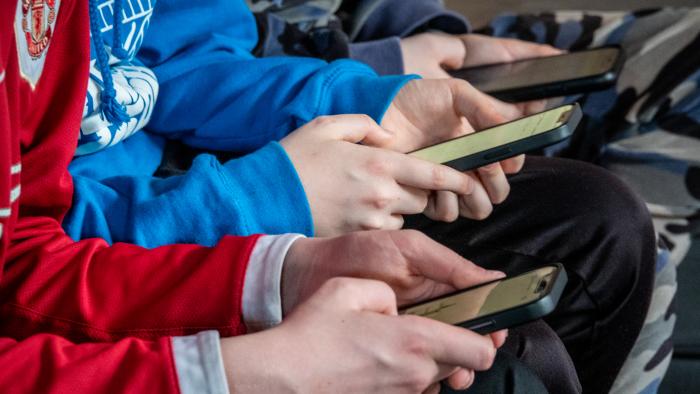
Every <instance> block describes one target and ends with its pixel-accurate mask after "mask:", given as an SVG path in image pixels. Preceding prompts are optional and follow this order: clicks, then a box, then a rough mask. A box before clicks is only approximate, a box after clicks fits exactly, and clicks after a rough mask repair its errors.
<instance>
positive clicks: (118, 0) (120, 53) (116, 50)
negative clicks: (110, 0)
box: [112, 0, 129, 59]
mask: <svg viewBox="0 0 700 394" xmlns="http://www.w3.org/2000/svg"><path fill="white" fill-rule="evenodd" d="M123 1H124V0H114V5H113V8H114V23H112V24H113V25H114V31H113V32H112V54H113V55H114V56H116V57H117V58H119V59H126V58H127V56H129V54H128V53H127V52H126V50H125V49H124V48H123V47H122V21H121V16H122V7H123V5H124V3H123Z"/></svg>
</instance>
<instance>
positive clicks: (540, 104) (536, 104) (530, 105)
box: [515, 100, 549, 116]
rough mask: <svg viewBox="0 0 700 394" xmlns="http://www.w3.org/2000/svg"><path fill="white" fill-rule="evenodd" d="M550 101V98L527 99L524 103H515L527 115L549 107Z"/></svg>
mask: <svg viewBox="0 0 700 394" xmlns="http://www.w3.org/2000/svg"><path fill="white" fill-rule="evenodd" d="M548 102H549V101H548V100H535V101H527V102H524V103H517V104H515V105H516V106H517V107H518V108H519V109H520V112H521V113H522V114H523V115H524V116H527V115H532V114H536V113H539V112H542V111H544V110H545V109H547V104H548Z"/></svg>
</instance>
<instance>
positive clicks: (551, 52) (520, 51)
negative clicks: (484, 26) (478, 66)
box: [500, 38, 564, 61]
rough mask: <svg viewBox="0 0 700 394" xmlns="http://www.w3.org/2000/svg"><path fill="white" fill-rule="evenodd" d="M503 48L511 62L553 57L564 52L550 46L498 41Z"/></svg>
mask: <svg viewBox="0 0 700 394" xmlns="http://www.w3.org/2000/svg"><path fill="white" fill-rule="evenodd" d="M500 41H501V44H502V45H503V48H504V49H505V50H506V51H508V55H509V56H510V59H511V61H516V60H521V59H532V58H535V57H544V56H555V55H560V54H562V53H564V51H562V50H560V49H557V48H554V47H553V46H551V45H546V44H537V43H534V42H528V41H523V40H517V39H512V38H504V39H500Z"/></svg>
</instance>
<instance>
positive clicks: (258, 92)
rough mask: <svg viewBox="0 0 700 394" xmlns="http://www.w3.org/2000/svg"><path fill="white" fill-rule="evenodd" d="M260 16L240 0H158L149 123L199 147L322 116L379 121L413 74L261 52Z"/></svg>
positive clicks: (150, 40) (234, 145) (244, 142)
mask: <svg viewBox="0 0 700 394" xmlns="http://www.w3.org/2000/svg"><path fill="white" fill-rule="evenodd" d="M256 44H257V28H256V24H255V20H254V17H253V15H252V13H251V12H250V11H249V9H248V8H247V6H246V5H245V3H244V1H243V0H208V1H196V2H192V1H191V0H160V1H159V2H158V6H157V7H156V9H155V11H154V14H153V18H152V20H151V22H150V27H149V31H148V34H147V35H146V37H145V39H144V42H143V46H142V47H141V51H140V52H139V55H138V56H139V59H140V60H141V61H142V62H143V63H144V64H146V65H147V66H149V67H151V68H152V69H153V71H154V72H155V74H156V76H157V77H158V81H159V84H160V94H159V97H158V101H157V103H156V108H155V110H154V113H153V116H152V118H151V121H150V123H149V125H148V127H147V129H148V130H150V131H153V132H157V133H161V134H167V135H168V136H169V137H170V138H178V139H181V140H183V141H184V142H185V143H186V144H189V145H191V146H194V147H199V148H215V149H219V150H232V151H239V152H241V151H250V150H253V149H257V148H259V147H261V146H263V145H265V144H266V143H267V142H268V141H271V140H279V139H281V138H282V137H284V136H285V135H287V134H288V133H289V132H291V131H292V130H294V129H296V128H298V127H299V126H301V125H303V124H304V123H306V122H308V121H310V120H311V119H313V118H315V117H317V116H319V115H334V114H344V113H364V114H368V115H370V116H372V117H373V118H374V119H375V120H377V121H381V118H382V116H383V114H384V112H385V111H386V108H387V107H388V106H389V104H390V103H391V100H392V99H393V97H394V95H395V94H396V93H397V92H398V90H400V88H401V87H402V86H403V84H404V83H406V82H407V81H408V80H410V79H411V78H413V77H407V76H394V77H378V76H377V75H376V74H375V73H374V71H372V69H371V68H370V67H368V66H366V65H364V64H362V63H359V62H356V61H352V60H339V61H336V62H333V63H330V64H329V63H326V62H324V61H321V60H317V59H311V58H291V57H279V58H275V57H271V58H265V59H256V58H254V57H253V55H252V54H251V52H252V50H253V49H254V47H255V45H256Z"/></svg>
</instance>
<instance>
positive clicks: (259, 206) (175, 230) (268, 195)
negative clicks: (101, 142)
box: [63, 141, 313, 248]
mask: <svg viewBox="0 0 700 394" xmlns="http://www.w3.org/2000/svg"><path fill="white" fill-rule="evenodd" d="M125 142H128V141H125ZM104 152H109V149H107V150H105V151H104ZM104 152H100V153H97V154H95V155H92V156H93V157H97V156H98V155H101V154H103V153H104ZM87 158H89V156H86V159H87ZM123 158H125V157H123ZM86 168H87V166H84V167H82V168H80V169H78V168H73V169H71V173H72V174H73V183H74V189H75V192H74V199H73V206H72V208H71V210H70V211H69V213H68V215H67V216H66V218H65V219H64V221H63V227H64V229H65V230H66V233H67V234H68V235H69V236H71V237H72V238H73V239H75V240H78V239H84V238H90V237H100V238H103V239H105V240H106V241H107V242H109V243H114V242H129V243H134V244H137V245H141V246H144V247H149V248H153V247H157V246H162V245H168V244H174V243H197V244H200V245H205V246H213V245H214V244H216V243H217V242H218V240H219V238H221V237H222V236H224V235H227V234H231V235H250V234H257V233H268V234H282V233H289V232H298V233H303V234H305V235H307V236H312V235H313V221H312V218H311V210H310V208H309V206H308V202H307V200H306V195H305V193H304V189H303V186H302V185H301V181H300V180H299V178H298V176H297V174H296V171H295V170H294V167H293V165H292V163H291V161H290V160H289V158H288V157H287V155H286V152H285V151H284V149H283V148H282V147H281V146H280V145H279V144H277V143H275V142H271V143H269V144H267V145H266V146H264V147H263V148H262V149H260V150H258V151H256V152H254V153H252V154H249V155H246V156H243V157H241V158H239V159H234V160H230V161H228V162H226V163H225V164H223V165H222V164H221V163H219V161H218V160H217V159H216V158H215V157H214V156H211V155H200V156H198V157H197V159H195V161H194V163H193V165H192V167H191V169H190V170H189V171H188V172H187V173H186V174H184V175H182V176H173V177H170V178H165V179H162V178H156V177H153V176H150V175H140V176H135V175H117V174H106V176H105V177H103V178H101V179H96V174H93V173H90V172H89V171H88V172H85V174H86V175H81V174H80V172H83V171H86ZM142 172H147V171H142Z"/></svg>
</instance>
